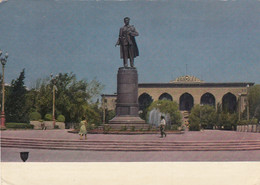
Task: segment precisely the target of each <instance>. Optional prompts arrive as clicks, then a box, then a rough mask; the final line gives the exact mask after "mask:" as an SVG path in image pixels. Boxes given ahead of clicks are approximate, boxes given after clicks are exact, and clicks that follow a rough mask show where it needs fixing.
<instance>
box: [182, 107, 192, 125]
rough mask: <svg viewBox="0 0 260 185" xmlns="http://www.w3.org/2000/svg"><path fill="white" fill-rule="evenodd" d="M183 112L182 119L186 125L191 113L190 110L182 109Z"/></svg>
mask: <svg viewBox="0 0 260 185" xmlns="http://www.w3.org/2000/svg"><path fill="white" fill-rule="evenodd" d="M181 114H182V121H183V123H184V124H185V125H187V124H188V120H189V115H190V112H189V111H186V110H184V111H181Z"/></svg>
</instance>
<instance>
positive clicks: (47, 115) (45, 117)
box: [44, 114, 52, 121]
mask: <svg viewBox="0 0 260 185" xmlns="http://www.w3.org/2000/svg"><path fill="white" fill-rule="evenodd" d="M44 120H45V121H52V115H51V114H45V116H44Z"/></svg>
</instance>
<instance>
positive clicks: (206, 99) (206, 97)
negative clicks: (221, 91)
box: [200, 93, 216, 107]
mask: <svg viewBox="0 0 260 185" xmlns="http://www.w3.org/2000/svg"><path fill="white" fill-rule="evenodd" d="M200 104H202V105H211V106H213V107H215V105H216V100H215V97H214V96H213V95H212V94H211V93H205V94H203V95H202V96H201V98H200Z"/></svg>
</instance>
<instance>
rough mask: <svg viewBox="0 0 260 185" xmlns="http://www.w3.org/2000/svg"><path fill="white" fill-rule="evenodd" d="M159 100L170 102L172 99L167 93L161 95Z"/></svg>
mask: <svg viewBox="0 0 260 185" xmlns="http://www.w3.org/2000/svg"><path fill="white" fill-rule="evenodd" d="M159 100H170V101H172V100H173V98H172V96H171V95H169V94H168V93H163V94H161V96H160V97H159Z"/></svg>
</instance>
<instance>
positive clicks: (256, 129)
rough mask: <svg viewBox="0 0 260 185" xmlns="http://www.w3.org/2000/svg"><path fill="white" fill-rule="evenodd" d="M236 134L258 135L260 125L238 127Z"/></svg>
mask: <svg viewBox="0 0 260 185" xmlns="http://www.w3.org/2000/svg"><path fill="white" fill-rule="evenodd" d="M237 132H257V133H260V125H238V126H237Z"/></svg>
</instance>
